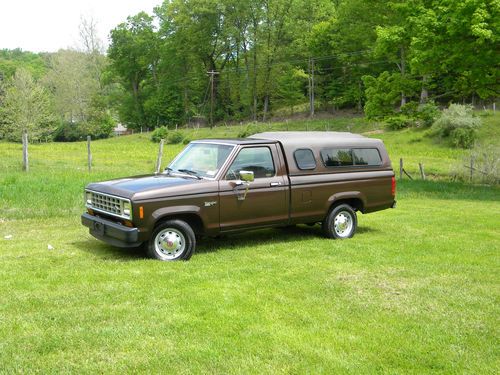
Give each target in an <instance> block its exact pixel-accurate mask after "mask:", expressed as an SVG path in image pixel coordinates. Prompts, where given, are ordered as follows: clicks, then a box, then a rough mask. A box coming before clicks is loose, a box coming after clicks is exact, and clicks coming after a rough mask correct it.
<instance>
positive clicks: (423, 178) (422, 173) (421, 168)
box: [418, 163, 425, 180]
mask: <svg viewBox="0 0 500 375" xmlns="http://www.w3.org/2000/svg"><path fill="white" fill-rule="evenodd" d="M418 167H419V168H420V176H421V177H422V180H425V172H424V166H423V165H422V163H418Z"/></svg>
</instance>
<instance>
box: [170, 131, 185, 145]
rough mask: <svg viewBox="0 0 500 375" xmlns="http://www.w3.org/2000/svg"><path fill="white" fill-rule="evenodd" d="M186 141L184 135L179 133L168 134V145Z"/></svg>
mask: <svg viewBox="0 0 500 375" xmlns="http://www.w3.org/2000/svg"><path fill="white" fill-rule="evenodd" d="M183 140H184V135H183V134H182V133H181V132H179V131H172V132H169V133H168V134H167V143H170V144H174V145H176V144H178V143H181V142H182V141H183Z"/></svg>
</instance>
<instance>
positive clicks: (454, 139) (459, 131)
mask: <svg viewBox="0 0 500 375" xmlns="http://www.w3.org/2000/svg"><path fill="white" fill-rule="evenodd" d="M450 138H451V143H452V144H453V146H455V147H461V148H472V146H474V142H475V141H476V139H477V134H476V129H471V128H456V129H453V130H452V131H451V133H450Z"/></svg>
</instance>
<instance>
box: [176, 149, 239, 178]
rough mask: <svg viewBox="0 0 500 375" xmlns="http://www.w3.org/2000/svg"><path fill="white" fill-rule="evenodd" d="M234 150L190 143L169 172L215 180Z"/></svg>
mask: <svg viewBox="0 0 500 375" xmlns="http://www.w3.org/2000/svg"><path fill="white" fill-rule="evenodd" d="M233 148H234V146H230V145H221V144H215V143H190V144H189V145H188V146H187V147H186V148H185V149H184V151H182V153H181V154H180V155H179V157H178V158H177V159H176V160H174V162H173V163H171V164H170V165H169V166H168V168H167V169H168V172H172V173H175V172H180V173H184V174H189V175H193V176H197V177H208V178H214V177H215V175H216V174H217V172H218V171H219V169H220V168H221V167H222V165H223V164H224V162H225V161H226V159H227V157H228V156H229V154H230V153H231V151H232V150H233Z"/></svg>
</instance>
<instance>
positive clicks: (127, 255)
mask: <svg viewBox="0 0 500 375" xmlns="http://www.w3.org/2000/svg"><path fill="white" fill-rule="evenodd" d="M318 123H319V122H318ZM314 124H315V123H311V124H309V125H308V126H313V125H314ZM289 126H290V124H289ZM319 126H320V125H318V127H319ZM342 126H343V125H342ZM370 126H372V125H371V124H369V125H366V127H367V128H368V127H370ZM331 130H333V129H331ZM216 131H220V132H222V131H223V130H221V129H217V130H216ZM224 131H228V130H224ZM353 131H354V130H353ZM367 131H369V130H367ZM217 136H218V135H217ZM375 136H381V137H382V136H384V137H386V136H388V137H389V138H387V139H384V140H385V142H386V143H387V144H388V148H389V152H390V153H391V156H392V157H393V158H395V157H397V156H396V155H395V154H394V153H395V151H394V150H393V149H392V148H396V145H395V144H392V143H391V142H392V141H391V139H390V137H395V138H397V139H398V142H399V140H401V141H404V142H409V141H408V137H405V136H404V132H402V133H396V132H395V133H394V134H393V135H392V132H390V133H384V134H376V135H375ZM410 136H415V134H413V133H411V134H410ZM394 142H396V140H394ZM422 142H424V143H425V142H429V149H428V151H427V154H432V153H436V154H439V153H441V152H443V153H444V154H445V155H448V157H447V160H451V161H452V160H454V158H453V152H455V151H450V152H449V153H448V152H447V151H446V150H441V147H443V148H445V146H444V145H438V144H433V143H432V142H431V141H429V140H427V138H426V139H424V140H423V141H422ZM422 142H413V143H412V142H409V143H408V144H409V145H413V144H418V145H420V144H421V143H422ZM92 148H93V152H94V162H95V165H94V169H93V171H92V172H91V173H90V174H89V173H88V172H87V171H86V167H85V163H86V155H85V144H84V143H73V144H48V145H34V146H31V147H30V151H31V153H30V155H31V171H30V172H29V173H22V172H19V171H18V170H19V168H20V157H19V156H20V146H19V145H14V144H9V143H0V162H1V169H0V258H1V259H0V372H7V373H9V372H25V373H26V372H37V371H38V372H41V373H55V372H78V373H96V372H97V373H124V372H156V373H158V372H162V373H172V374H178V373H254V374H262V373H325V374H331V373H355V374H358V373H377V372H380V373H404V374H406V373H414V374H421V373H431V372H432V373H474V374H476V373H477V374H479V373H481V374H488V373H491V374H496V373H498V372H499V371H500V353H499V339H500V337H499V336H500V335H499V329H498V327H499V326H500V325H499V323H500V321H499V320H500V319H499V317H500V305H499V302H500V301H499V298H500V290H499V285H500V284H499V282H500V276H499V266H500V259H499V248H500V236H499V233H500V232H499V228H500V202H499V198H500V194H499V192H500V191H499V189H498V188H496V187H487V186H472V185H461V184H453V183H449V182H436V181H427V182H423V181H413V182H409V181H405V182H403V183H401V182H400V183H399V184H398V207H397V209H395V210H386V211H382V212H379V213H374V214H370V215H359V230H358V233H357V234H356V236H355V237H354V238H353V239H351V240H347V241H332V240H328V239H324V238H323V237H322V236H321V233H320V228H319V227H318V226H315V227H307V226H298V227H297V228H295V229H287V230H279V229H276V230H263V231H255V232H248V233H243V234H239V235H235V236H231V237H227V238H221V239H205V240H203V241H201V242H200V243H199V246H198V249H197V252H196V253H195V255H194V256H193V258H192V259H191V260H190V261H189V262H178V263H162V262H157V261H154V260H149V259H146V258H145V257H144V254H142V253H140V252H137V251H134V250H120V249H115V248H113V247H111V246H108V245H105V244H103V243H101V242H99V241H97V240H95V239H94V238H93V237H91V236H90V235H89V234H88V232H87V230H86V228H84V227H82V226H81V225H80V222H79V214H80V213H81V212H82V210H83V198H82V190H83V187H84V185H85V184H86V183H87V182H89V181H95V180H102V179H107V178H112V177H119V176H124V175H134V174H143V173H148V172H151V171H152V170H153V169H154V164H155V158H156V151H157V145H155V144H153V143H151V142H150V141H149V139H148V137H147V135H134V136H130V137H121V138H114V139H110V140H105V141H97V142H93V145H92ZM180 149H182V146H181V145H167V146H166V148H165V161H167V160H169V159H171V158H172V157H173V156H174V155H175V154H176V153H177V152H178V151H179V150H180ZM414 149H417V147H415V148H414ZM396 150H398V149H397V148H396ZM400 150H401V151H403V150H404V147H401V149H400ZM396 152H399V151H396ZM407 152H411V150H409V151H407ZM422 152H423V151H422ZM415 154H416V156H415V155H413V156H415V157H420V155H418V151H416V153H415ZM164 164H165V163H164ZM439 168H440V170H443V171H444V170H445V166H444V164H442V165H441V166H440V167H439ZM5 236H12V237H11V238H10V239H5ZM49 244H50V245H51V246H52V247H53V249H52V250H49V249H48V245H49Z"/></svg>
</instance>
